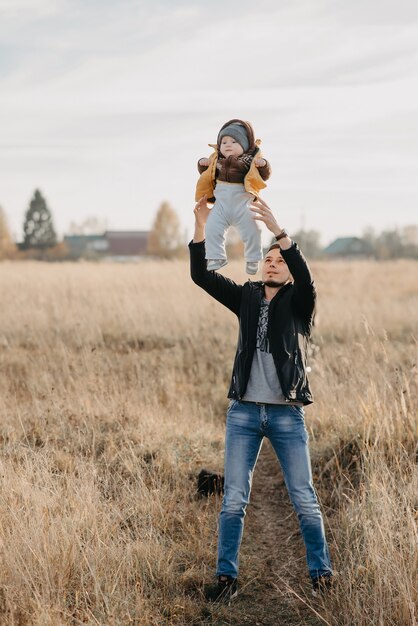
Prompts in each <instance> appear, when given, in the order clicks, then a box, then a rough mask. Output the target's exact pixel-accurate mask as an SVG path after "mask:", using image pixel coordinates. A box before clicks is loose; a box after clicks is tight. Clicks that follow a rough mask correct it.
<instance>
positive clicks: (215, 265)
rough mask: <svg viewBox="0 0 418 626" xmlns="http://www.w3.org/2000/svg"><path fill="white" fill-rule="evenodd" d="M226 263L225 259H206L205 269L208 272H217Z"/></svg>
mask: <svg viewBox="0 0 418 626" xmlns="http://www.w3.org/2000/svg"><path fill="white" fill-rule="evenodd" d="M227 263H228V261H227V260H226V259H208V262H207V265H206V267H207V268H208V270H213V271H215V270H219V269H220V268H221V267H223V266H224V265H226V264H227Z"/></svg>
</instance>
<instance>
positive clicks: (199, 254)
mask: <svg viewBox="0 0 418 626" xmlns="http://www.w3.org/2000/svg"><path fill="white" fill-rule="evenodd" d="M209 212H210V209H209V208H208V205H207V198H206V196H204V197H203V198H201V199H200V200H199V201H198V202H197V203H196V206H195V208H194V215H195V231H194V236H193V241H191V242H190V243H189V251H190V275H191V277H192V280H193V282H195V283H196V285H199V287H202V289H204V290H205V291H206V292H207V293H208V294H209V295H211V296H212V297H213V298H215V300H218V302H220V303H221V304H223V305H224V306H226V307H227V308H228V309H230V310H231V311H233V312H234V313H235V314H236V315H238V316H239V311H240V306H241V295H242V285H237V284H236V283H234V281H233V280H231V279H229V278H226V277H225V276H222V274H218V273H217V272H212V271H208V269H207V267H206V266H207V263H206V258H205V226H206V221H207V219H208V215H209Z"/></svg>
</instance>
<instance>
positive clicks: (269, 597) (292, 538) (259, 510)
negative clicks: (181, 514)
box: [215, 439, 324, 626]
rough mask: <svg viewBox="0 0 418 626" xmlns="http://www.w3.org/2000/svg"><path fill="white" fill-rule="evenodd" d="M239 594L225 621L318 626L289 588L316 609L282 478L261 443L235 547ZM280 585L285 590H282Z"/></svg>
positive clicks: (269, 450)
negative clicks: (238, 553) (242, 527)
mask: <svg viewBox="0 0 418 626" xmlns="http://www.w3.org/2000/svg"><path fill="white" fill-rule="evenodd" d="M240 582H241V585H242V587H243V588H242V591H241V593H240V596H239V598H237V599H236V601H235V607H234V605H232V604H231V607H230V609H229V610H230V614H229V619H228V621H221V622H215V623H219V624H231V625H232V624H234V625H238V624H240V626H242V625H244V624H249V625H251V626H302V625H303V626H304V625H305V624H306V625H308V626H319V625H323V623H324V622H323V621H322V620H320V619H319V618H318V617H316V616H315V614H314V612H313V611H312V610H311V609H310V608H308V607H307V606H306V605H305V604H304V603H303V601H301V600H300V599H298V598H297V597H296V596H295V595H294V593H292V591H291V590H290V589H289V587H290V588H292V589H293V590H294V591H296V592H297V594H298V595H299V596H301V597H302V598H303V599H304V600H305V601H306V602H308V603H309V604H310V605H312V606H314V607H316V609H317V610H318V611H320V610H321V604H319V605H318V603H317V602H315V601H314V599H313V598H312V596H311V589H310V583H309V577H308V571H307V567H306V560H305V549H304V545H303V541H302V537H301V534H300V531H299V525H298V521H297V517H296V514H295V513H294V510H293V507H292V505H291V503H290V500H289V497H288V495H287V490H286V486H285V484H284V481H283V476H282V473H281V470H280V467H279V464H278V461H277V459H276V456H275V454H274V451H273V449H272V447H271V444H270V442H269V441H268V440H267V439H265V440H264V443H263V448H262V451H261V454H260V458H259V460H258V463H257V467H256V470H255V474H254V480H253V489H252V497H251V503H250V505H249V506H248V512H247V516H246V520H245V531H244V539H243V543H242V548H241V575H240ZM286 585H287V586H288V588H286Z"/></svg>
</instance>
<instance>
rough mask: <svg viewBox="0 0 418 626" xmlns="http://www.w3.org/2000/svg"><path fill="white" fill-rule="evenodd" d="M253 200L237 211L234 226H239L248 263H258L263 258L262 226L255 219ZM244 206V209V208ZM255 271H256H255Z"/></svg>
mask: <svg viewBox="0 0 418 626" xmlns="http://www.w3.org/2000/svg"><path fill="white" fill-rule="evenodd" d="M251 202H252V200H249V201H248V202H247V203H246V204H245V206H244V207H241V209H240V210H239V211H238V212H237V214H236V216H235V219H234V226H235V227H236V228H237V230H238V232H239V234H240V237H241V239H242V241H243V242H244V257H245V260H246V261H247V263H255V264H257V263H258V261H260V259H262V258H263V249H262V246H261V227H260V225H259V223H258V222H256V221H255V220H253V218H252V216H253V213H252V211H251V210H250V208H249V205H250V204H251ZM242 208H244V210H242ZM254 273H255V272H254Z"/></svg>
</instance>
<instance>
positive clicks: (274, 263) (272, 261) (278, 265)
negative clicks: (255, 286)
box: [261, 248, 292, 287]
mask: <svg viewBox="0 0 418 626" xmlns="http://www.w3.org/2000/svg"><path fill="white" fill-rule="evenodd" d="M291 279H292V275H291V273H290V272H289V268H288V267H287V264H286V262H285V260H284V259H283V257H282V255H281V254H280V250H279V249H278V248H274V249H273V250H270V252H267V255H266V256H265V257H264V260H263V267H262V269H261V280H262V281H263V283H264V284H265V285H266V286H267V287H283V285H285V284H286V283H288V282H289V280H291Z"/></svg>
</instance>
